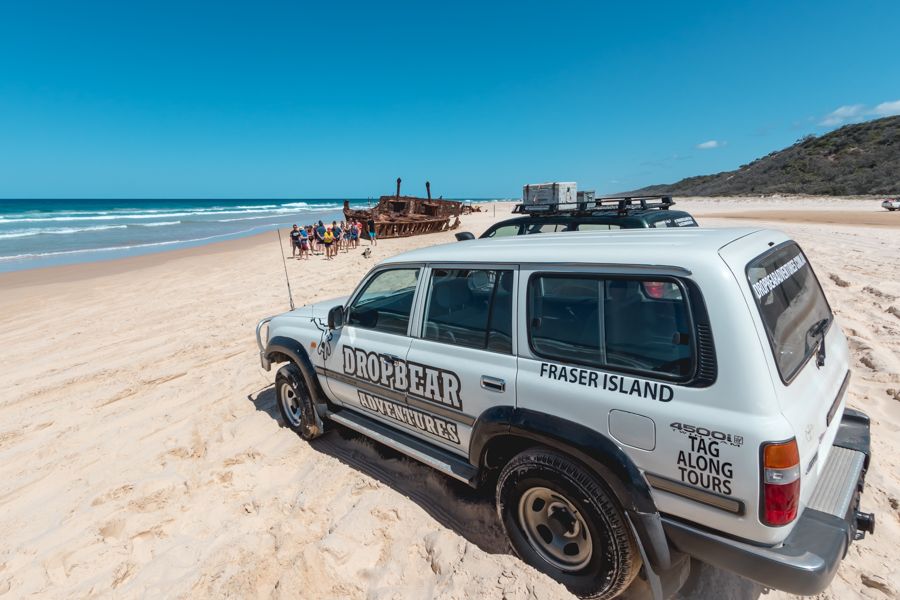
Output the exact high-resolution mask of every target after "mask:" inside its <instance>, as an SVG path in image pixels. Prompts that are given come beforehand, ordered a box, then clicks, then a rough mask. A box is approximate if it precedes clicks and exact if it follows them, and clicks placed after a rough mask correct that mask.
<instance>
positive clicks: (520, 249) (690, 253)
mask: <svg viewBox="0 0 900 600" xmlns="http://www.w3.org/2000/svg"><path fill="white" fill-rule="evenodd" d="M764 231H766V230H763V229H754V228H749V227H741V228H722V229H704V228H700V227H684V228H666V229H621V230H617V231H584V232H581V231H570V232H564V233H540V234H534V235H521V236H510V237H503V238H486V239H475V240H466V241H463V242H453V243H450V244H441V245H438V246H429V247H426V248H419V249H417V250H412V251H410V252H404V253H403V254H398V255H396V256H392V257H390V258H388V259H385V260H384V261H382V263H381V264H385V265H387V264H397V263H413V262H415V263H438V262H442V263H475V262H478V263H492V264H498V263H511V264H513V263H549V262H552V263H582V264H598V263H603V264H648V265H661V264H668V265H672V266H683V267H685V268H690V265H691V264H694V263H696V262H702V261H704V260H708V258H709V257H710V256H716V255H717V254H718V251H719V249H720V248H722V247H723V246H726V245H728V244H730V243H731V242H733V241H735V240H738V239H741V238H743V237H746V236H748V235H752V234H755V233H757V232H764ZM769 233H773V232H771V231H769ZM777 235H778V238H779V239H784V238H785V236H784V234H783V233H778V234H777ZM673 257H677V258H673Z"/></svg>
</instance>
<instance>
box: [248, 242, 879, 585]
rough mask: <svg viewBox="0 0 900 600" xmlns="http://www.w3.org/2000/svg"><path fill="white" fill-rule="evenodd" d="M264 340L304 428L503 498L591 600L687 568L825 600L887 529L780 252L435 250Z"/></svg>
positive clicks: (621, 245)
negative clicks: (699, 565) (846, 560)
mask: <svg viewBox="0 0 900 600" xmlns="http://www.w3.org/2000/svg"><path fill="white" fill-rule="evenodd" d="M266 323H268V332H267V335H266V336H265V338H264V339H263V337H262V333H263V329H264V325H265V324H266ZM257 338H258V341H259V343H260V349H261V352H260V356H261V359H262V364H263V366H264V367H265V368H266V369H270V366H271V364H272V363H287V364H286V366H283V367H282V368H281V369H280V370H279V371H278V374H277V376H276V380H275V381H276V393H277V398H278V404H279V406H280V408H281V412H282V415H283V417H284V420H285V422H286V423H287V424H288V425H289V426H290V427H291V428H292V429H294V430H295V431H297V432H298V433H299V434H300V435H302V436H303V437H305V438H312V437H314V436H316V435H319V434H320V433H322V432H323V430H324V428H325V427H327V426H328V425H329V423H339V424H341V425H344V426H346V427H350V428H352V429H355V430H357V431H360V432H362V433H363V434H365V435H367V436H369V437H371V438H373V439H375V440H377V441H379V442H381V443H383V444H386V445H388V446H390V447H392V448H395V449H397V450H399V451H400V452H403V453H405V454H407V455H409V456H411V457H413V458H415V459H418V460H420V461H422V462H424V463H425V464H427V465H430V466H431V467H433V468H435V469H438V470H439V471H442V472H444V473H446V474H447V475H449V476H451V477H455V478H457V479H460V480H463V481H465V482H468V483H469V484H471V485H473V486H476V485H480V484H482V483H488V482H490V483H494V482H496V503H497V511H498V513H499V516H500V519H501V520H502V522H503V526H504V527H505V529H506V533H507V535H508V536H509V540H510V542H511V544H512V547H513V549H514V550H515V552H516V553H517V554H518V555H519V556H520V557H521V558H522V559H523V560H525V561H526V562H528V563H529V564H531V565H533V566H534V567H536V568H538V569H539V570H541V571H543V572H545V573H548V574H549V575H551V576H552V577H554V578H555V579H557V580H558V581H560V582H562V583H563V584H565V585H566V586H568V587H569V589H570V590H572V591H573V592H574V593H576V594H578V595H581V596H584V597H599V598H610V597H614V596H616V595H618V594H620V593H622V592H624V591H625V590H626V589H628V588H629V587H631V589H630V590H629V592H628V593H629V594H632V593H634V590H636V589H638V588H640V589H641V590H642V592H641V593H642V594H644V595H652V596H653V597H655V598H664V597H667V596H669V595H671V594H672V593H674V592H675V591H676V590H677V589H678V588H679V587H680V586H681V585H682V584H683V582H684V580H685V578H686V576H687V573H688V569H689V565H690V560H689V558H690V557H694V558H696V559H699V560H701V561H703V562H706V563H709V564H712V565H715V566H717V567H720V568H724V569H728V570H731V571H734V572H736V573H739V574H740V575H743V576H745V577H747V578H749V579H753V580H755V581H757V582H759V583H761V584H763V585H765V586H768V587H771V588H778V589H782V590H786V591H789V592H792V593H797V594H816V593H818V592H820V591H821V590H823V589H824V588H825V587H827V586H828V584H829V582H830V581H831V579H832V577H833V576H834V574H835V571H836V570H837V567H838V564H839V563H840V561H841V559H842V558H843V556H844V555H845V553H846V551H847V548H848V546H849V544H850V543H851V541H853V540H854V539H859V538H861V537H863V535H864V534H865V532H866V531H869V532H871V531H873V529H874V519H873V517H872V515H869V514H865V513H861V512H859V498H860V494H861V492H862V488H863V478H864V476H865V473H866V469H867V467H868V463H869V420H868V417H866V415H864V414H863V413H860V412H857V411H854V410H850V409H845V396H846V390H847V384H848V380H849V377H850V372H849V370H848V350H847V343H846V340H845V338H844V336H843V334H842V333H841V329H840V327H838V326H837V325H836V324H835V323H834V317H833V315H832V312H831V309H830V308H829V306H828V302H827V301H826V299H825V296H824V295H823V293H822V289H821V287H820V286H819V282H818V281H817V279H816V277H815V274H814V273H813V270H812V267H811V266H810V264H809V262H808V260H807V258H806V256H805V255H804V254H803V252H802V251H801V250H800V248H799V247H798V246H797V244H796V243H794V242H793V241H791V240H790V239H788V238H786V237H785V236H784V234H782V233H779V232H775V231H768V230H751V229H706V230H704V229H684V230H665V231H643V230H634V231H627V232H626V231H621V232H615V233H580V234H571V233H569V234H561V235H555V234H547V235H542V236H528V237H514V238H507V239H490V240H474V241H470V242H467V243H465V244H451V245H445V246H436V247H431V248H425V249H421V250H416V251H413V252H409V253H406V254H402V255H399V256H396V257H393V258H390V259H388V260H386V261H384V262H382V263H381V264H380V265H378V266H377V267H376V268H374V269H373V270H372V271H371V272H370V273H369V274H368V275H367V276H366V277H365V279H363V281H362V282H361V283H360V285H359V287H358V288H357V289H356V291H355V292H354V293H353V294H352V295H351V296H350V297H349V298H346V299H338V300H332V301H330V302H321V303H318V304H315V305H312V306H306V307H302V308H298V309H296V310H293V311H291V312H288V313H285V314H282V315H279V316H276V317H272V318H269V319H264V320H263V321H261V322H260V324H259V326H258V327H257ZM638 573H640V577H639V578H637V579H635V578H636V576H637V575H638Z"/></svg>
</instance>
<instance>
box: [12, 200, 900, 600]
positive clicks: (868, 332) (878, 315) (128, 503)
mask: <svg viewBox="0 0 900 600" xmlns="http://www.w3.org/2000/svg"><path fill="white" fill-rule="evenodd" d="M798 206H800V207H802V208H805V207H806V206H812V207H815V206H819V207H821V206H822V205H821V204H819V203H817V202H814V201H812V200H802V199H801V200H797V199H791V200H779V199H775V200H773V199H766V200H755V201H753V203H752V204H751V203H750V202H749V201H743V202H742V201H739V200H726V201H721V202H711V201H707V200H703V201H701V200H696V201H695V200H689V201H684V202H682V203H680V204H679V208H682V207H683V208H687V209H688V210H691V211H693V212H695V213H696V215H697V216H698V218H700V219H701V221H702V224H703V225H704V226H724V225H734V224H739V225H745V224H747V223H749V222H750V221H747V220H746V219H741V220H740V221H737V220H736V219H735V220H733V219H722V218H715V219H703V218H702V216H703V214H705V213H707V214H708V213H717V214H720V213H723V212H727V211H733V212H742V211H743V212H746V211H748V210H765V211H774V210H780V209H789V208H790V209H794V208H797V207H798ZM873 206H874V207H875V208H874V209H873ZM489 210H491V209H489ZM497 210H498V214H497V217H498V218H500V217H503V216H506V214H507V212H508V210H509V208H508V206H501V207H498V209H497ZM828 210H838V211H861V210H866V211H869V210H872V211H873V212H874V211H875V210H877V203H873V202H867V203H860V202H856V201H845V202H839V201H829V202H828ZM885 214H886V213H885ZM762 216H763V217H765V215H762ZM770 217H771V215H770ZM492 220H493V219H492V213H487V214H481V215H473V216H471V217H467V218H464V220H463V222H464V225H463V228H464V229H468V230H471V231H473V232H475V233H476V234H477V233H480V232H481V231H482V230H483V229H484V228H485V227H486V226H487V224H488V223H489V222H491V221H492ZM774 226H776V227H779V228H781V229H784V230H786V231H787V232H788V233H789V234H791V235H793V236H795V237H796V238H797V239H798V240H799V241H800V243H801V244H802V245H803V246H804V248H805V249H806V251H807V253H808V254H809V255H810V257H811V260H812V261H813V265H814V266H815V268H816V270H817V273H818V274H819V277H820V279H821V280H822V283H823V285H824V286H825V288H826V293H827V295H828V298H829V300H830V302H831V304H832V306H833V308H834V309H835V312H836V313H837V315H838V319H839V322H840V324H841V325H842V326H843V328H844V330H845V332H846V333H847V335H848V337H849V339H850V342H851V349H852V352H853V358H854V364H853V379H852V381H851V387H850V394H851V404H852V405H854V406H857V407H860V408H862V409H864V410H866V411H867V412H868V413H869V414H870V415H871V416H872V419H873V435H874V440H873V445H874V452H875V457H874V463H873V465H874V466H873V468H872V470H871V471H870V474H869V479H868V485H867V490H866V495H865V500H864V508H866V509H868V510H872V511H874V512H876V513H877V518H878V524H877V530H876V535H875V536H870V537H868V538H867V539H866V540H864V541H863V542H860V543H857V544H855V545H854V546H853V547H852V549H851V550H850V553H849V555H848V557H847V560H846V561H845V562H844V564H843V565H842V566H841V569H840V571H839V573H838V576H837V577H836V578H835V581H834V583H833V584H832V586H831V588H829V590H828V591H827V592H826V593H825V594H823V595H822V598H862V597H866V598H885V597H893V596H895V595H897V594H898V593H900V584H897V583H896V580H897V571H898V567H900V519H898V515H900V513H898V509H897V503H898V501H900V481H898V473H900V472H898V469H897V463H898V460H900V438H898V435H897V434H898V429H900V353H898V350H900V300H898V298H900V266H898V265H900V244H898V242H897V232H896V230H895V229H892V228H880V227H871V226H864V225H856V226H838V225H823V224H815V223H814V224H802V223H791V222H784V221H780V222H777V223H776V224H775V225H774ZM450 239H452V235H450V234H436V235H432V236H424V237H418V238H413V239H409V240H384V241H382V242H380V243H379V246H378V247H377V249H376V251H375V256H374V258H375V259H377V258H382V257H385V256H388V255H390V254H394V253H397V252H399V251H402V250H405V249H409V248H412V247H416V246H421V245H426V244H433V243H437V242H441V241H449V240H450ZM374 262H375V261H374V260H366V259H364V258H363V257H361V256H360V255H359V251H356V252H353V253H351V254H341V255H340V256H339V257H338V259H337V260H335V261H328V262H326V261H324V260H321V259H319V258H314V259H313V260H310V261H296V260H291V261H289V263H288V269H289V271H290V275H291V281H292V284H293V287H294V293H295V298H296V299H297V301H298V304H299V303H302V302H307V301H316V300H321V299H326V298H329V297H332V296H337V295H341V294H346V293H349V291H350V290H351V289H352V288H353V287H354V286H355V285H356V283H357V282H358V281H359V279H360V277H361V276H362V274H363V273H365V271H367V270H368V269H369V268H370V267H371V266H372V265H373V264H374ZM286 306H287V302H286V294H285V289H284V274H283V271H282V265H281V257H280V254H279V251H278V248H277V246H276V242H275V238H274V234H267V235H265V236H258V237H256V238H249V239H245V240H238V241H233V242H226V243H222V244H216V245H214V246H208V247H205V248H199V249H191V250H185V251H176V252H171V253H166V254H161V255H155V256H151V257H139V258H133V259H125V260H122V261H115V262H112V263H100V264H94V265H80V266H71V267H61V268H54V269H45V270H41V271H32V272H26V273H12V274H5V275H0V365H3V366H2V369H0V389H2V390H3V392H2V394H0V540H2V541H0V597H3V598H4V600H5V598H6V597H9V598H20V597H27V596H31V595H40V596H41V597H49V598H71V597H91V596H115V597H124V598H130V597H148V596H151V597H160V596H166V597H221V596H236V597H272V596H274V597H292V598H293V597H302V598H324V597H347V598H410V597H414V598H429V597H440V598H527V597H537V598H565V597H569V596H568V594H567V593H566V591H565V590H564V589H563V588H562V587H561V586H559V585H558V584H556V583H555V582H553V581H551V580H549V579H548V578H546V577H544V576H543V575H541V574H539V573H537V572H536V571H534V570H533V569H531V568H529V567H527V566H526V565H524V564H523V563H521V562H520V561H519V560H517V559H516V558H514V557H513V556H511V555H509V554H508V553H507V552H506V548H505V544H504V542H503V540H502V537H501V536H502V534H501V531H500V528H499V524H498V522H497V520H496V517H495V516H494V512H493V508H492V506H491V502H490V496H489V495H479V494H477V493H475V492H472V491H471V490H468V489H467V488H466V487H465V486H463V485H461V484H456V483H455V482H453V481H451V480H448V479H446V478H444V477H442V476H440V475H438V474H436V473H433V472H431V471H429V469H427V468H425V467H423V466H420V465H418V464H417V463H415V462H413V461H410V460H408V459H405V458H402V457H397V456H396V455H393V454H391V453H389V452H388V451H386V450H384V449H383V448H381V449H379V448H376V447H375V446H373V445H372V444H371V443H369V442H368V441H366V440H363V439H360V438H358V437H355V436H351V435H349V434H348V435H340V434H337V433H333V434H329V435H328V436H325V437H323V438H321V439H320V440H316V441H315V442H313V443H312V444H307V443H305V442H303V441H302V440H300V439H299V438H298V437H297V436H296V435H294V434H293V433H292V432H291V431H290V430H288V429H284V428H282V427H281V426H280V425H279V422H278V417H277V408H276V407H275V406H274V392H273V390H272V386H271V383H272V380H273V376H274V374H273V373H266V372H265V371H263V370H262V369H261V368H260V367H259V362H258V360H257V353H256V347H255V342H254V340H253V327H254V325H255V323H256V321H257V320H258V319H259V318H261V317H263V316H266V315H268V314H273V313H277V312H281V311H282V310H284V309H286ZM695 592H697V593H696V594H695V597H704V598H720V597H723V596H729V597H738V596H745V597H755V596H756V595H757V594H758V593H759V590H758V589H756V588H755V586H752V585H749V584H747V583H744V582H740V581H738V580H736V579H735V578H733V577H730V576H728V575H727V574H720V573H708V574H706V576H705V577H704V578H702V579H701V582H700V584H699V587H698V588H696V589H695ZM767 597H768V598H782V597H785V596H784V595H783V594H780V593H772V594H770V595H769V596H767Z"/></svg>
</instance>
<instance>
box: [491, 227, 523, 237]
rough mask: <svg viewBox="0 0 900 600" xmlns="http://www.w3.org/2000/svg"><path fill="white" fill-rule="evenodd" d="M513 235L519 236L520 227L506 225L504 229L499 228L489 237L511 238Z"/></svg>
mask: <svg viewBox="0 0 900 600" xmlns="http://www.w3.org/2000/svg"><path fill="white" fill-rule="evenodd" d="M513 235H519V226H518V225H504V226H503V227H498V228H497V229H495V230H494V231H492V232H491V233H490V235H488V236H487V237H489V238H492V237H509V236H513Z"/></svg>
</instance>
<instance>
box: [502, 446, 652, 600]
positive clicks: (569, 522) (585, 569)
mask: <svg viewBox="0 0 900 600" xmlns="http://www.w3.org/2000/svg"><path fill="white" fill-rule="evenodd" d="M497 513H498V514H499V516H500V520H501V522H502V523H503V528H504V529H505V530H506V535H507V537H508V538H509V541H510V543H511V545H512V548H513V550H514V551H515V553H516V554H517V555H518V556H519V558H521V559H522V560H524V561H525V562H527V563H528V564H530V565H531V566H533V567H534V568H536V569H538V570H539V571H542V572H544V573H546V574H547V575H549V576H551V577H552V578H553V579H555V580H556V581H559V582H560V583H562V584H563V585H565V586H566V587H567V588H568V589H569V591H571V592H572V593H573V594H576V595H577V596H580V597H581V598H595V599H601V600H606V599H608V598H614V597H615V596H617V595H619V594H620V593H621V592H623V591H624V590H625V589H626V588H627V587H628V586H629V585H630V584H631V582H632V580H634V577H635V576H636V575H637V573H638V570H639V569H640V565H641V561H640V558H639V555H638V552H637V546H636V545H635V542H634V539H633V537H632V534H631V530H630V527H629V525H628V521H627V520H626V518H625V515H624V513H623V512H622V509H621V508H620V507H619V504H618V502H617V501H616V500H615V498H614V496H613V495H612V492H610V491H609V489H608V488H607V487H606V485H605V484H604V483H603V482H602V480H600V479H599V478H598V477H597V476H595V475H594V474H593V473H591V472H590V471H589V470H588V469H587V468H585V467H584V466H582V465H581V464H580V463H578V462H577V461H575V460H573V459H572V458H570V457H569V456H566V455H565V454H562V453H559V452H555V451H553V450H550V449H547V448H532V449H529V450H525V451H524V452H522V453H521V454H519V455H518V456H516V457H515V458H513V459H512V460H511V461H509V463H507V465H506V466H505V467H504V468H503V471H502V472H501V474H500V477H499V479H498V481H497Z"/></svg>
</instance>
